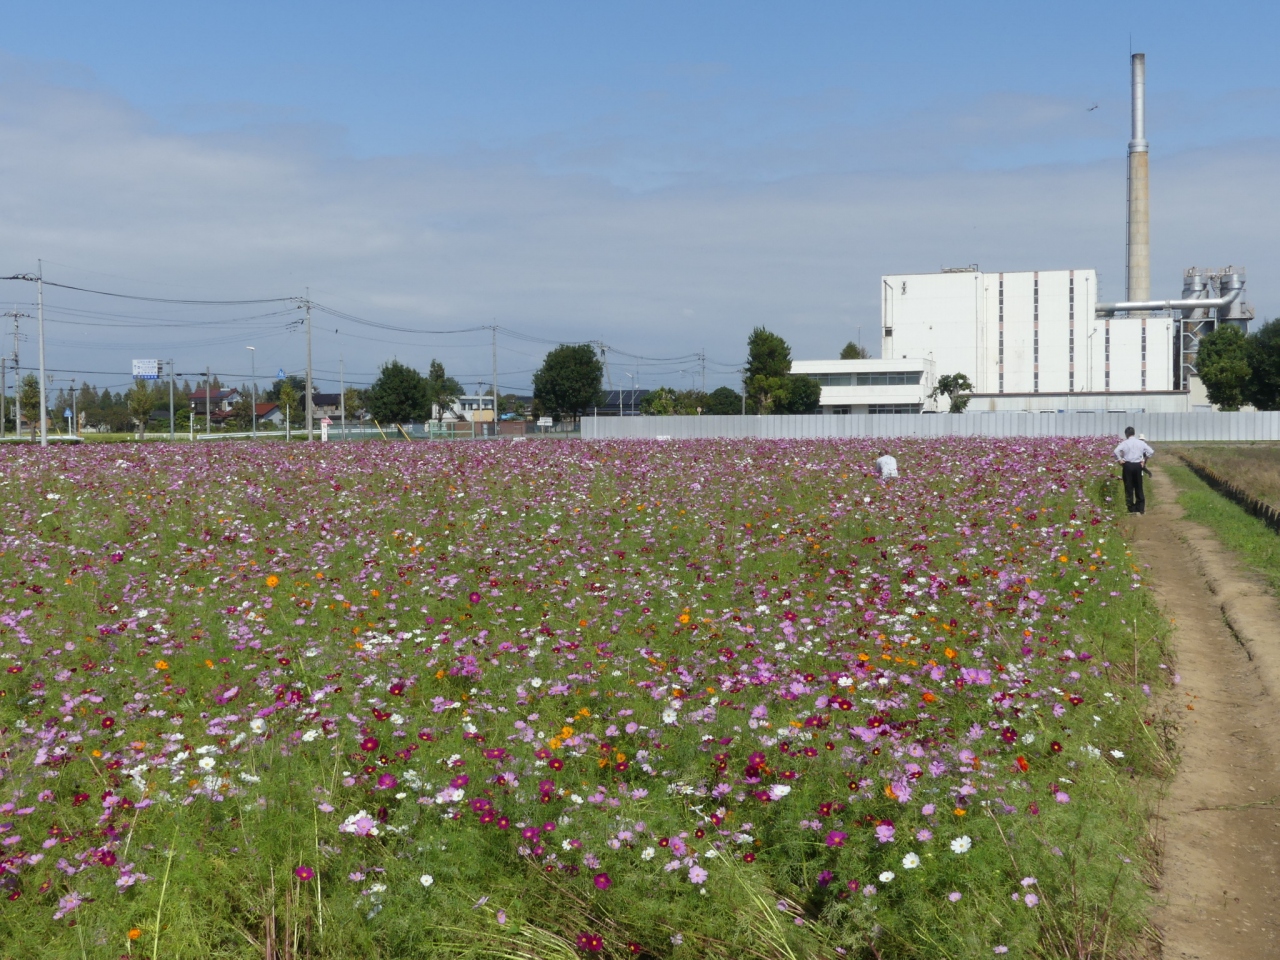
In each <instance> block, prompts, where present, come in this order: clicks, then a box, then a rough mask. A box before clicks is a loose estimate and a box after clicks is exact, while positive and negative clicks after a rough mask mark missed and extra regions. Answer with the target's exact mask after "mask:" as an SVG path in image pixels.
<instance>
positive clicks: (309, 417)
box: [307, 287, 315, 443]
mask: <svg viewBox="0 0 1280 960" xmlns="http://www.w3.org/2000/svg"><path fill="white" fill-rule="evenodd" d="M311 389H312V388H311V288H310V287H307V442H308V443H310V442H311V440H312V439H313V437H312V431H313V429H314V424H313V423H312V421H313V420H314V419H315V413H314V411H313V410H312V409H311Z"/></svg>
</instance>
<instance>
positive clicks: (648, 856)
mask: <svg viewBox="0 0 1280 960" xmlns="http://www.w3.org/2000/svg"><path fill="white" fill-rule="evenodd" d="M656 852H657V851H656V850H654V849H653V847H645V848H644V850H642V851H641V853H640V859H641V860H652V859H653V855H654V854H655V853H656Z"/></svg>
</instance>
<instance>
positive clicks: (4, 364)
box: [0, 307, 31, 437]
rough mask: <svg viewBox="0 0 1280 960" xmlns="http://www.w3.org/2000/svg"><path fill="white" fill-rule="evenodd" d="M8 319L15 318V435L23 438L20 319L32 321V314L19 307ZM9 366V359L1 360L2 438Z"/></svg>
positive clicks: (0, 406) (0, 416) (0, 435)
mask: <svg viewBox="0 0 1280 960" xmlns="http://www.w3.org/2000/svg"><path fill="white" fill-rule="evenodd" d="M4 316H6V317H13V404H14V418H13V433H14V436H16V437H21V436H22V426H21V424H22V405H21V401H19V399H18V392H19V391H20V390H21V389H22V381H21V380H20V379H19V377H18V319H19V318H20V317H26V318H27V319H28V320H30V319H31V314H29V313H21V312H19V311H18V309H17V307H14V309H12V310H10V311H9V312H8V313H6V314H4ZM8 366H9V358H8V357H5V358H3V359H0V437H3V436H4V402H5V395H6V394H7V393H8V386H7V384H6V383H5V370H6V369H7V368H8Z"/></svg>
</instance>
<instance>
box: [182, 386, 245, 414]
mask: <svg viewBox="0 0 1280 960" xmlns="http://www.w3.org/2000/svg"><path fill="white" fill-rule="evenodd" d="M206 399H207V402H208V404H209V406H210V407H212V408H213V412H214V414H217V413H219V412H222V413H229V412H230V411H231V408H232V407H234V406H235V405H236V403H237V402H239V400H240V391H239V390H236V389H234V388H233V389H230V390H225V389H224V390H210V391H209V392H208V393H207V394H206V393H205V391H204V390H203V389H197V390H194V391H193V392H192V394H191V412H192V413H194V414H196V415H197V416H201V417H203V416H204V415H205V403H206ZM214 419H217V417H216V416H215V418H214Z"/></svg>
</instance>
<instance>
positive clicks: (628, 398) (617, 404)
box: [591, 389, 652, 417]
mask: <svg viewBox="0 0 1280 960" xmlns="http://www.w3.org/2000/svg"><path fill="white" fill-rule="evenodd" d="M650 393H652V391H651V390H640V389H632V390H625V389H624V390H608V391H606V392H605V394H604V397H603V402H602V403H600V404H599V406H597V407H593V408H592V411H591V412H592V414H593V415H594V416H599V417H618V416H622V417H632V416H639V415H640V404H641V402H642V401H643V400H644V398H645V397H647V396H648V395H649V394H650Z"/></svg>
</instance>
